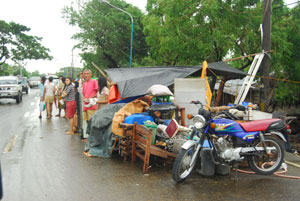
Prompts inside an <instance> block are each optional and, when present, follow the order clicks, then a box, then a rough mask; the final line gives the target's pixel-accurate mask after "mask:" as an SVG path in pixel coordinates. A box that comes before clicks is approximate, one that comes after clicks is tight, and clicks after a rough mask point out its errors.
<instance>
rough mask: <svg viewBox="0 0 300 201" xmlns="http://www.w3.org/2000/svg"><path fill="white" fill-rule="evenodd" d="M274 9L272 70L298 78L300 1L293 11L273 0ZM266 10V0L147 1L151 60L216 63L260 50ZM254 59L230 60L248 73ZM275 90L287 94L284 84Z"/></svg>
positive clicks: (158, 63)
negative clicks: (262, 25)
mask: <svg viewBox="0 0 300 201" xmlns="http://www.w3.org/2000/svg"><path fill="white" fill-rule="evenodd" d="M273 7H274V8H275V7H276V9H274V11H273V13H272V18H273V20H272V49H273V50H274V52H273V53H272V54H271V68H270V73H271V74H273V76H275V77H277V78H282V77H285V78H287V77H289V78H290V79H292V78H294V79H293V80H299V77H297V76H296V75H299V74H300V69H299V63H298V59H296V58H300V57H299V51H297V49H299V41H300V40H299V39H300V38H299V34H295V32H297V31H298V32H299V5H298V6H297V8H294V9H292V10H291V9H289V8H287V7H286V6H284V1H283V0H273ZM262 10H263V0H247V1H245V0H223V1H220V0H210V1H205V0H202V1H199V0H185V1H178V0H164V1H161V0H148V3H147V11H148V14H147V15H145V16H144V17H143V24H144V27H145V28H144V32H145V34H146V42H147V44H148V45H149V46H150V56H149V57H150V58H148V60H150V61H152V62H154V63H156V65H199V64H200V65H201V63H202V61H203V60H206V61H208V62H216V61H221V60H224V59H225V58H228V57H240V56H244V55H249V54H252V53H257V52H261V32H260V31H259V27H260V24H261V23H262V19H263V12H262ZM253 58H254V57H247V58H245V59H243V60H237V61H233V62H231V63H230V64H231V65H232V66H234V67H236V68H239V69H241V70H245V71H247V70H248V67H249V65H250V64H251V63H252V61H253ZM287 65H288V66H289V67H288V66H287ZM287 73H289V76H287ZM281 85H283V84H282V83H280V84H279V86H281ZM284 85H286V84H284ZM286 86H288V85H286ZM275 88H277V85H272V86H271V88H269V89H267V91H270V92H271V91H273V89H275ZM296 88H298V87H296V86H294V89H293V90H292V91H293V93H295V90H296ZM281 90H282V91H281ZM276 91H277V94H278V91H281V93H282V92H285V94H286V93H287V91H284V88H282V89H280V87H279V88H277V89H276ZM298 91H299V90H298ZM288 94H290V93H288ZM297 94H298V93H297ZM271 95H272V94H271ZM275 97H276V96H275ZM281 97H287V96H286V95H281ZM292 97H295V96H292ZM286 100H287V99H286ZM290 100H291V97H290ZM294 100H295V98H294Z"/></svg>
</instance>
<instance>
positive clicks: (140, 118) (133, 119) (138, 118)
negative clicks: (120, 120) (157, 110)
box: [124, 114, 154, 125]
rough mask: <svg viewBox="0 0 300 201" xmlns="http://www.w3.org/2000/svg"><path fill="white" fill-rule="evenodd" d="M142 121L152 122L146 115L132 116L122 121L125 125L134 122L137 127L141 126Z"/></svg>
mask: <svg viewBox="0 0 300 201" xmlns="http://www.w3.org/2000/svg"><path fill="white" fill-rule="evenodd" d="M144 121H151V122H154V120H153V118H152V117H151V116H149V115H146V114H132V115H130V116H128V117H126V118H125V119H124V123H126V124H134V122H136V123H137V124H138V125H143V124H144Z"/></svg>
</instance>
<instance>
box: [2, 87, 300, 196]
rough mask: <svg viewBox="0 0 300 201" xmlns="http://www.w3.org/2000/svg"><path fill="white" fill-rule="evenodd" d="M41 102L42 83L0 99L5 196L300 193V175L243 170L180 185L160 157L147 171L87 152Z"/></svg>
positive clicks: (296, 172)
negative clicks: (235, 174)
mask: <svg viewBox="0 0 300 201" xmlns="http://www.w3.org/2000/svg"><path fill="white" fill-rule="evenodd" d="M38 104H39V101H38V90H37V89H35V90H32V91H31V93H30V94H28V95H25V94H24V96H23V102H22V103H21V104H16V103H15V101H14V100H12V101H10V100H0V121H1V124H0V133H1V135H0V142H1V143H0V148H1V150H2V152H1V163H2V171H3V177H4V178H3V179H4V198H3V200H5V201H40V200H41V201H53V200H56V201H70V200H72V201H93V200H108V201H111V200H112V201H114V200H116V201H120V200H124V201H125V200H126V201H140V200H154V201H157V200H161V201H167V200H187V201H191V200H299V198H300V191H299V184H300V180H292V179H283V178H279V177H276V176H266V177H264V176H257V175H245V174H239V180H238V181H237V182H236V181H233V180H232V177H231V176H215V177H209V178H207V177H202V176H200V175H199V174H198V173H196V172H194V174H193V175H192V176H191V177H190V178H188V179H187V181H186V182H184V183H183V184H179V185H176V184H175V182H173V181H172V179H171V166H170V165H163V164H162V163H161V162H158V163H157V164H156V165H153V164H152V165H153V166H154V167H152V168H151V169H150V174H149V175H146V176H144V175H143V174H142V163H141V162H137V163H135V164H131V163H130V162H128V161H123V160H122V159H121V158H120V157H119V156H118V154H117V153H115V154H114V155H113V158H112V159H103V158H89V157H86V156H85V155H84V154H83V152H82V151H83V147H84V144H83V143H82V142H81V140H80V137H79V136H69V135H64V132H65V131H66V130H67V129H68V121H67V120H66V119H62V118H57V117H53V118H52V119H51V120H46V119H45V118H43V119H42V120H40V119H38V115H39V110H38ZM54 114H56V110H55V109H54ZM44 115H45V113H44ZM10 141H12V142H13V141H14V142H15V143H10ZM7 144H10V145H11V146H10V148H11V149H9V148H7V147H8V146H7ZM150 162H151V161H150ZM288 174H290V175H296V176H300V169H299V168H296V167H293V166H289V169H288Z"/></svg>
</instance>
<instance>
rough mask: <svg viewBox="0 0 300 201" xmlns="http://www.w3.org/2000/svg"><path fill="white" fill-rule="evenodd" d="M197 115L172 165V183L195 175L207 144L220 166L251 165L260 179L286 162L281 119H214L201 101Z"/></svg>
mask: <svg viewBox="0 0 300 201" xmlns="http://www.w3.org/2000/svg"><path fill="white" fill-rule="evenodd" d="M191 103H193V104H196V105H200V106H201V107H200V109H199V111H198V115H195V116H191V115H190V117H189V118H190V119H192V120H193V125H192V127H191V129H192V133H191V136H190V138H189V139H195V136H197V137H198V138H197V139H199V140H188V141H187V142H185V143H184V144H183V145H182V147H181V151H180V152H179V154H178V156H177V158H176V160H175V163H174V165H173V169H172V174H173V179H174V180H175V181H176V182H177V183H178V182H183V181H184V180H185V179H186V178H187V177H188V176H189V175H190V174H191V172H192V170H193V168H194V167H195V164H196V162H197V160H198V159H200V160H201V158H200V151H201V149H202V148H203V145H204V143H206V144H207V143H208V145H209V147H210V153H211V157H212V159H213V161H214V163H215V164H217V165H232V166H234V167H237V165H238V163H240V162H243V161H245V160H246V161H248V164H249V167H250V168H251V169H252V170H253V171H254V172H256V173H257V174H261V175H270V174H273V173H274V172H275V171H277V170H278V169H279V168H280V167H281V164H282V162H283V159H284V154H285V151H284V146H283V143H284V142H286V139H285V137H284V134H286V133H285V132H288V131H287V128H286V125H285V124H284V123H283V121H282V120H280V119H264V120H255V121H250V122H245V123H238V122H236V121H234V120H232V119H231V118H230V117H229V118H213V117H212V114H211V112H209V111H207V110H205V109H203V105H202V104H201V102H200V101H192V102H191Z"/></svg>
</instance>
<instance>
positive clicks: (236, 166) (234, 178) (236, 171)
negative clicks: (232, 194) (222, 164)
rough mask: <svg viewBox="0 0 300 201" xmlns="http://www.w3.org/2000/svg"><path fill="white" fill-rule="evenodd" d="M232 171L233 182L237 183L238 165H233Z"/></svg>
mask: <svg viewBox="0 0 300 201" xmlns="http://www.w3.org/2000/svg"><path fill="white" fill-rule="evenodd" d="M232 167H233V169H234V177H233V180H234V181H238V180H239V178H238V163H234V164H233V165H232Z"/></svg>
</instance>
